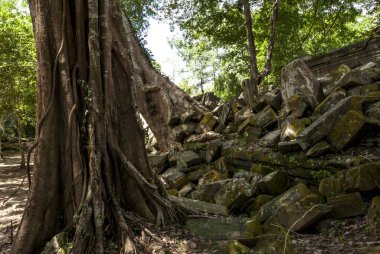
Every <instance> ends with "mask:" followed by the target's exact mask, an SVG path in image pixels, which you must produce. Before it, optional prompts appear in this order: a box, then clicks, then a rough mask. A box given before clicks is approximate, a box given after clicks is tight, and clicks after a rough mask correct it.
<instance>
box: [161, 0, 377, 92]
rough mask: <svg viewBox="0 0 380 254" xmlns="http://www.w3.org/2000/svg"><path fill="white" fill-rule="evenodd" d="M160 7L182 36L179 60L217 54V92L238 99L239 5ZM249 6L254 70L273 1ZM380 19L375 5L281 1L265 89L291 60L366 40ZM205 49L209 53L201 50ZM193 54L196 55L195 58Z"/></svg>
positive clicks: (242, 46)
mask: <svg viewBox="0 0 380 254" xmlns="http://www.w3.org/2000/svg"><path fill="white" fill-rule="evenodd" d="M161 3H162V5H161V10H163V12H164V13H165V15H164V16H165V18H167V19H169V20H170V21H171V22H172V24H176V25H178V26H179V28H180V30H181V31H182V35H183V36H182V38H180V40H181V43H177V44H176V46H177V47H178V48H179V51H180V52H181V55H182V56H185V59H192V61H202V60H201V59H200V58H198V59H197V56H198V55H206V54H209V53H207V52H209V51H212V52H213V53H214V54H215V58H214V63H215V64H213V66H214V68H215V71H214V72H213V73H216V76H215V79H214V89H215V91H216V92H217V93H218V94H219V95H220V96H222V97H225V98H229V97H231V96H233V95H236V92H237V91H239V89H240V82H241V80H242V79H243V78H245V77H247V76H249V52H248V43H247V38H246V31H245V27H244V15H243V12H242V6H241V3H240V1H231V0H207V1H206V0H204V1H203V0H201V1H194V0H185V1H178V0H163V1H161ZM250 6H251V13H252V16H253V17H252V18H253V30H254V34H255V37H256V44H257V54H258V56H257V57H258V65H259V67H260V68H262V67H263V65H264V64H265V59H266V48H267V45H268V38H269V21H270V17H269V15H270V13H271V7H272V1H270V0H263V1H250ZM378 15H379V7H378V3H376V1H363V0H359V1H357V0H329V1H319V0H313V1H306V0H301V1H298V0H297V1H296V0H287V1H281V3H280V12H279V17H278V22H277V24H278V25H277V29H276V30H277V38H276V46H275V48H274V53H273V73H272V74H271V75H270V76H269V77H268V78H267V80H266V83H272V82H274V81H275V80H276V79H277V77H278V75H279V72H280V70H281V68H282V67H283V66H285V65H286V64H287V63H288V62H289V61H291V60H293V59H294V58H297V57H302V56H307V55H309V56H312V55H318V54H323V53H325V52H327V51H330V50H332V49H335V48H339V47H341V46H343V45H347V44H349V43H351V42H353V41H355V40H358V39H361V38H364V37H365V36H368V34H369V32H370V31H371V29H373V28H374V26H375V24H376V23H375V22H374V21H375V20H377V19H376V17H378ZM359 21H360V22H359ZM205 44H207V45H209V47H207V48H206V47H204V45H205ZM195 48H196V49H195ZM194 51H197V52H198V54H197V55H194V54H193V52H194ZM209 61H210V60H209ZM195 76H197V74H196V73H195Z"/></svg>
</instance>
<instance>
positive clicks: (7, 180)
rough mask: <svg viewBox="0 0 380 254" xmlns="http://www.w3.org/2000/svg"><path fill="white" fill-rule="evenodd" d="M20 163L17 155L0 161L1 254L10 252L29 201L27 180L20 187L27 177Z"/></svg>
mask: <svg viewBox="0 0 380 254" xmlns="http://www.w3.org/2000/svg"><path fill="white" fill-rule="evenodd" d="M20 161H21V158H20V156H19V155H17V154H5V155H4V159H0V253H8V252H9V249H10V246H11V242H12V237H13V236H14V235H15V232H16V230H17V226H18V224H19V223H20V220H21V216H22V213H23V211H24V206H25V203H26V200H27V195H28V187H27V186H28V184H27V180H26V179H25V180H24V183H23V184H22V185H21V187H20V184H21V183H22V181H23V178H24V176H25V171H24V170H22V169H20ZM19 187H20V189H19V190H18V191H17V193H16V194H14V192H15V190H16V189H18V188H19ZM12 194H14V195H13V196H12V197H11V195H12ZM9 197H11V198H9ZM8 198H9V200H7V199H8Z"/></svg>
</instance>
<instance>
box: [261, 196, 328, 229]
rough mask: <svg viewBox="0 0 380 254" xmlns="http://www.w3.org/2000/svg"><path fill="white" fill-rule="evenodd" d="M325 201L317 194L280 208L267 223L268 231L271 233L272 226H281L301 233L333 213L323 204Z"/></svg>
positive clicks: (265, 226) (265, 225)
mask: <svg viewBox="0 0 380 254" xmlns="http://www.w3.org/2000/svg"><path fill="white" fill-rule="evenodd" d="M322 202H323V199H321V197H320V196H318V195H316V194H309V195H307V196H305V197H303V198H302V199H301V200H300V201H297V202H294V203H292V204H289V205H283V206H280V207H279V209H278V210H277V211H276V212H275V213H274V214H273V215H272V216H271V217H270V218H269V219H268V220H267V221H266V222H265V224H264V228H265V229H266V231H271V229H270V228H271V227H273V226H272V225H281V226H283V227H285V228H287V229H289V228H291V230H292V231H296V232H301V231H304V230H305V229H307V228H308V227H310V226H311V225H313V224H314V223H316V222H317V221H318V220H319V219H321V218H323V217H324V216H326V215H327V214H329V213H331V208H329V207H327V206H326V205H324V204H322Z"/></svg>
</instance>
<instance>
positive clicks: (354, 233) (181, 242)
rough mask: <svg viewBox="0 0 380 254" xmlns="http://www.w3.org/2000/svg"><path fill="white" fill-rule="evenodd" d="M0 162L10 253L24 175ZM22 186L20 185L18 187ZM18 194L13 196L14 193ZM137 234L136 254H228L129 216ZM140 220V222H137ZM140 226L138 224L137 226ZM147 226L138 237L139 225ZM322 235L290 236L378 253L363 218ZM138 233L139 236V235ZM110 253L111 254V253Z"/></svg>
mask: <svg viewBox="0 0 380 254" xmlns="http://www.w3.org/2000/svg"><path fill="white" fill-rule="evenodd" d="M4 157H5V160H3V159H0V253H4V254H5V253H9V251H10V247H11V243H12V240H13V238H14V236H15V233H16V230H17V226H18V224H19V223H20V220H21V217H22V212H23V210H24V206H25V204H26V200H27V196H28V187H27V180H26V179H25V180H24V177H25V171H24V170H22V169H20V165H19V163H20V156H19V155H17V154H5V156H4ZM21 183H22V184H21ZM17 189H18V191H17V192H16V193H15V191H16V190H17ZM130 216H131V218H130V222H136V225H135V227H134V225H132V227H133V228H135V230H136V233H137V234H136V235H140V236H136V239H135V241H136V242H138V243H139V244H138V248H139V253H173V254H174V253H178V254H182V253H205V254H208V253H210V254H211V253H218V254H219V253H228V251H227V249H226V245H227V242H223V241H222V242H212V241H207V240H202V239H199V238H197V237H193V236H191V235H190V234H189V232H188V231H187V230H185V229H184V228H183V226H181V225H175V226H168V227H165V228H157V227H155V226H154V225H151V224H147V223H146V222H144V221H141V219H139V218H137V217H135V216H134V215H132V214H131V215H130ZM139 220H140V221H139ZM139 222H140V223H139ZM142 224H143V225H146V227H145V228H144V230H143V232H144V233H142V234H141V227H140V226H139V225H142ZM325 229H326V230H325V232H323V233H319V234H316V233H309V234H297V233H291V234H290V235H289V238H290V242H291V243H292V244H293V245H294V246H295V247H296V249H297V250H298V252H299V253H304V254H322V253H334V254H337V253H366V254H371V253H374V254H375V253H380V237H376V236H374V235H371V234H370V233H369V232H368V230H367V226H366V221H365V217H358V218H353V219H348V220H334V221H333V220H332V221H329V222H328V225H327V226H326V225H325ZM138 231H140V233H139V232H138ZM109 253H113V251H112V250H110V251H109Z"/></svg>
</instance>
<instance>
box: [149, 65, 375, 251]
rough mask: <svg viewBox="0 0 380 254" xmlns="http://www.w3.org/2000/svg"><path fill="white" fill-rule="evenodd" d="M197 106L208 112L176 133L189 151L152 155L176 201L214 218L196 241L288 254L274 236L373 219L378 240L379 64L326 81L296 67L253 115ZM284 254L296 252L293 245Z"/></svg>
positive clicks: (230, 106) (228, 107) (211, 98)
mask: <svg viewBox="0 0 380 254" xmlns="http://www.w3.org/2000/svg"><path fill="white" fill-rule="evenodd" d="M198 100H199V101H200V102H201V103H202V104H203V105H204V106H206V107H208V108H209V110H210V112H209V113H206V114H205V115H199V114H198V113H196V112H186V113H184V114H182V115H181V117H180V118H181V122H180V123H178V125H177V126H173V133H175V136H176V137H178V139H177V141H180V142H182V143H183V151H178V152H174V155H173V152H170V153H166V154H156V155H151V156H149V159H150V162H151V166H152V168H153V169H154V171H155V172H156V173H157V174H159V175H160V177H161V179H162V180H163V182H164V186H165V187H166V188H167V191H168V193H169V194H172V195H173V196H171V198H172V200H173V201H175V202H177V203H179V204H181V205H183V206H188V207H192V208H194V209H195V210H198V211H202V212H205V213H206V214H208V215H209V216H210V217H208V218H204V217H202V218H196V217H192V218H191V219H189V221H188V222H187V228H188V229H189V230H190V232H192V233H193V234H195V235H199V236H203V237H205V238H206V239H217V240H231V242H230V244H229V249H230V251H231V249H234V248H236V249H237V250H239V249H240V250H241V249H244V246H245V245H247V246H249V248H254V250H256V251H259V250H262V251H264V253H265V250H268V248H271V250H277V251H278V252H273V253H280V252H281V253H282V251H283V245H284V238H283V237H282V238H281V237H280V238H276V237H273V236H266V235H270V234H271V233H272V234H273V233H275V234H277V235H285V234H286V233H287V231H288V230H290V231H292V232H305V231H309V232H310V231H315V232H318V227H319V225H321V223H323V222H324V221H328V220H331V219H341V218H352V217H357V216H367V217H368V219H367V221H368V225H369V227H370V230H371V232H373V233H374V234H377V235H379V232H380V222H379V214H380V212H379V211H380V210H379V209H380V208H379V207H380V202H379V200H380V199H379V198H380V191H379V190H380V66H379V62H370V63H367V64H365V65H363V66H359V67H357V68H355V69H352V70H351V69H350V68H349V67H348V66H345V65H341V66H340V67H339V68H338V69H337V70H336V71H334V72H333V73H331V74H329V75H326V76H324V77H319V78H318V77H315V76H314V74H313V73H312V71H311V70H310V69H309V68H308V67H307V65H306V64H305V63H304V62H302V60H300V59H297V60H295V61H293V62H292V63H290V64H289V65H288V66H287V67H285V68H284V69H283V72H282V75H281V84H280V86H279V87H274V88H271V89H266V90H265V91H262V92H261V93H259V96H258V97H257V98H256V104H255V105H253V106H251V107H250V106H248V105H246V104H245V103H244V100H242V99H241V98H239V99H238V98H235V99H233V100H232V101H230V102H227V103H224V104H223V103H222V101H220V100H219V99H218V98H216V96H215V95H214V94H212V93H206V94H205V95H204V96H200V97H199V98H198ZM367 214H368V215H367ZM214 216H216V217H214ZM263 241H266V243H267V244H264V243H263ZM231 246H232V247H231ZM233 246H235V247H233ZM242 246H243V247H242ZM357 251H362V250H357ZM230 253H234V252H230ZM271 253H272V252H271ZM286 253H297V252H296V250H295V249H294V248H293V246H292V243H291V242H289V243H287V250H286Z"/></svg>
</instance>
